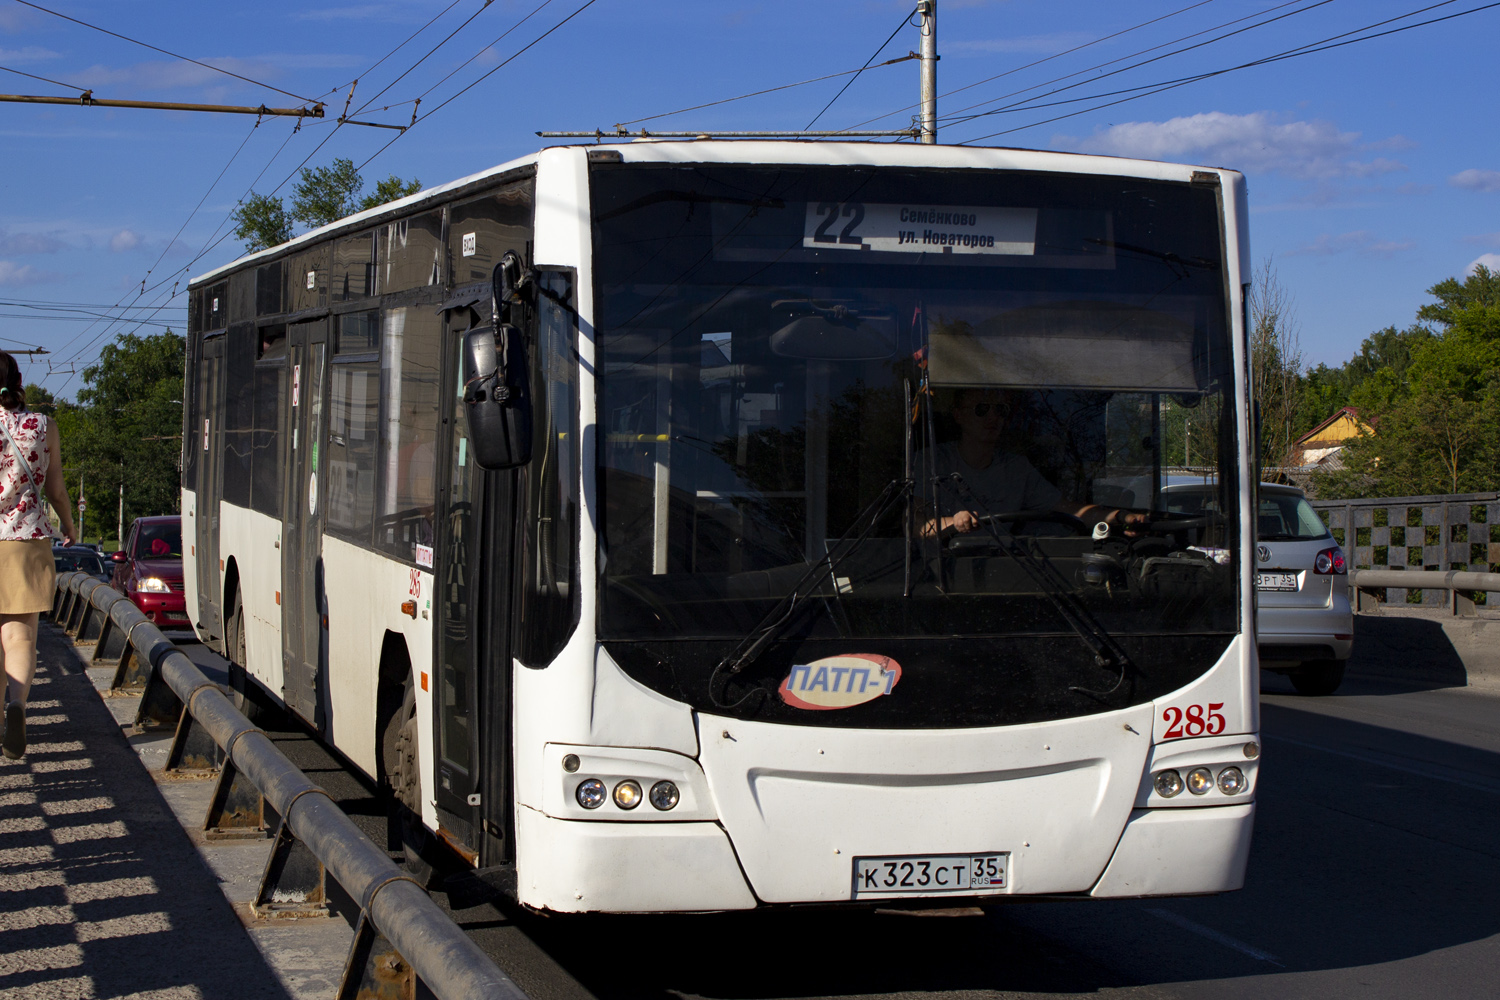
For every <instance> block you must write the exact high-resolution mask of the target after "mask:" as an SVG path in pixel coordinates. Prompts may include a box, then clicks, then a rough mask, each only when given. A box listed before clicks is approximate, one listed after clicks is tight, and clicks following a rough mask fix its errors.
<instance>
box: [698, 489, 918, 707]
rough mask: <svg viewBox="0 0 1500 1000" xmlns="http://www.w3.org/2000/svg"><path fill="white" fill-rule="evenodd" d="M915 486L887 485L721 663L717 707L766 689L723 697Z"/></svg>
mask: <svg viewBox="0 0 1500 1000" xmlns="http://www.w3.org/2000/svg"><path fill="white" fill-rule="evenodd" d="M915 485H916V484H915V481H914V480H912V479H892V480H891V481H890V482H889V483H887V484H886V487H885V489H883V490H881V491H880V495H879V496H877V497H876V498H875V499H874V500H872V501H871V502H870V503H869V505H867V506H866V507H865V509H864V510H862V511H860V512H859V514H858V516H856V517H855V518H854V523H853V524H851V525H849V528H848V530H847V531H845V532H844V533H843V534H842V535H840V536H839V537H838V540H837V541H836V542H835V543H834V545H833V548H832V549H831V550H829V553H828V555H827V556H826V557H825V558H823V559H820V560H818V561H817V562H816V563H814V564H813V565H811V566H809V567H808V568H807V572H806V573H804V574H802V578H801V579H800V580H798V581H797V583H796V585H795V586H793V587H792V589H791V590H789V591H788V592H787V593H786V595H785V596H783V597H782V598H781V600H779V601H777V602H776V604H775V606H773V607H772V608H771V610H770V611H769V612H767V613H766V616H765V617H764V618H762V619H761V620H760V622H759V624H757V625H756V626H755V628H753V629H751V630H750V631H749V632H747V633H746V634H745V637H744V638H742V639H741V640H740V641H739V642H738V643H736V644H735V647H734V648H733V649H731V650H730V651H729V653H728V654H726V655H725V657H724V658H723V659H722V660H720V661H719V664H718V666H716V667H714V672H713V674H712V675H711V676H710V677H709V682H708V689H709V697H711V698H712V699H713V700H714V704H716V705H718V706H719V707H720V708H736V707H738V706H739V705H742V704H743V703H744V702H745V701H747V700H748V699H749V698H751V697H752V696H753V695H754V694H755V693H756V692H757V691H760V690H762V689H761V688H759V687H755V688H752V689H751V690H750V691H749V692H747V693H746V694H745V696H744V697H743V698H740V699H738V700H736V701H733V702H725V701H724V700H722V699H721V698H720V697H719V694H720V689H721V686H722V684H724V683H726V682H727V681H728V680H729V678H730V677H733V676H734V675H735V674H738V673H740V672H742V671H743V670H744V669H745V668H746V667H748V666H749V665H750V664H751V663H754V662H755V660H756V658H757V657H758V656H760V654H761V653H762V652H764V651H765V648H766V647H767V646H769V645H770V644H771V643H773V642H775V641H776V640H777V639H778V638H779V637H780V636H781V635H782V634H783V633H784V632H786V630H787V627H788V626H789V625H791V623H792V622H793V621H795V620H796V617H797V611H798V610H799V609H800V608H802V607H803V606H804V605H805V604H806V602H807V599H808V598H809V597H811V596H812V595H813V594H816V593H818V592H819V590H820V589H821V587H822V585H823V580H824V579H825V578H826V577H827V576H828V575H829V574H831V573H833V572H834V570H836V569H838V567H839V564H840V563H842V562H843V561H844V560H845V559H847V558H849V556H851V555H852V554H853V553H854V551H855V550H856V549H858V548H859V547H860V546H861V545H863V544H864V542H865V540H866V539H867V538H869V537H870V532H872V531H874V530H875V525H877V524H879V523H880V521H881V519H882V518H884V517H885V515H886V514H888V513H889V512H890V511H891V509H892V508H894V507H895V506H896V504H898V503H901V502H903V501H904V500H905V499H906V498H907V496H909V495H910V494H911V492H912V489H913V488H914V486H915Z"/></svg>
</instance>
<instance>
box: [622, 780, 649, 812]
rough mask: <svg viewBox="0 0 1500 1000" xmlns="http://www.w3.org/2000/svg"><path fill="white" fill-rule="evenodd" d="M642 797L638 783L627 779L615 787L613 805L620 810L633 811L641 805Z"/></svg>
mask: <svg viewBox="0 0 1500 1000" xmlns="http://www.w3.org/2000/svg"><path fill="white" fill-rule="evenodd" d="M643 797H644V796H642V795H641V786H640V783H639V782H635V781H631V780H630V779H628V778H627V779H626V780H624V781H622V782H620V783H619V784H618V785H616V786H615V805H617V806H619V807H620V808H621V809H634V808H635V807H636V806H638V805H640V804H641V799H642V798H643Z"/></svg>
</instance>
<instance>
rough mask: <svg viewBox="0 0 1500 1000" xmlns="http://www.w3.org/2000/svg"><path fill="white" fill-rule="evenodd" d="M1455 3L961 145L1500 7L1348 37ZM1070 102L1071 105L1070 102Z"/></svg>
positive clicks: (1498, 3) (1487, 6) (1498, 1)
mask: <svg viewBox="0 0 1500 1000" xmlns="http://www.w3.org/2000/svg"><path fill="white" fill-rule="evenodd" d="M1454 2H1456V0H1445V2H1443V3H1438V4H1433V5H1431V6H1429V7H1423V8H1420V9H1418V10H1414V11H1409V12H1407V13H1405V14H1400V15H1398V16H1396V17H1392V18H1387V19H1386V20H1384V21H1376V22H1374V23H1373V24H1368V25H1365V26H1364V27H1363V28H1355V29H1353V30H1352V31H1345V32H1342V33H1340V34H1337V35H1330V36H1329V37H1328V38H1325V39H1322V40H1321V41H1318V42H1309V43H1308V44H1306V45H1299V46H1297V47H1296V48H1293V49H1286V50H1284V51H1282V52H1278V53H1276V54H1274V55H1270V56H1266V57H1264V58H1261V59H1255V60H1252V61H1251V62H1247V63H1241V64H1240V65H1238V66H1228V67H1225V68H1224V69H1218V70H1212V71H1210V72H1207V73H1199V74H1195V75H1193V76H1189V77H1182V78H1179V79H1177V80H1167V81H1161V82H1159V83H1157V84H1147V85H1145V87H1138V88H1130V89H1131V90H1146V91H1147V92H1146V93H1137V94H1132V95H1131V96H1129V97H1123V98H1121V99H1120V100H1118V101H1109V102H1106V103H1103V104H1099V105H1095V106H1093V107H1089V108H1084V109H1082V110H1081V111H1074V112H1071V113H1069V114H1066V115H1058V116H1057V117H1054V118H1048V119H1045V120H1043V121H1036V122H1031V123H1030V124H1028V125H1020V126H1017V127H1016V128H1012V129H1005V130H1003V131H1000V132H992V133H990V134H989V135H982V136H979V137H978V138H975V139H966V140H964V142H963V143H959V145H964V144H967V143H970V142H982V141H983V140H985V139H993V138H995V137H996V136H1001V135H1008V134H1010V133H1012V132H1020V131H1023V130H1025V129H1028V128H1035V127H1037V126H1038V125H1050V124H1051V123H1052V122H1056V121H1062V120H1063V119H1065V118H1075V117H1077V116H1078V115H1083V114H1088V113H1089V112H1091V111H1098V110H1101V109H1103V108H1108V107H1114V106H1115V105H1117V104H1124V103H1126V102H1127V101H1133V100H1138V99H1139V98H1142V97H1150V96H1152V95H1153V94H1159V93H1162V92H1163V91H1167V90H1175V89H1176V88H1178V87H1185V86H1187V85H1188V84H1190V83H1197V82H1198V81H1200V80H1207V79H1210V78H1212V77H1216V76H1223V75H1225V74H1226V73H1234V72H1237V71H1239V70H1242V69H1250V68H1253V67H1257V66H1267V65H1270V64H1272V63H1277V62H1283V61H1285V60H1287V59H1295V58H1297V57H1299V56H1306V55H1313V54H1314V53H1318V52H1327V51H1329V50H1330V49H1338V48H1343V47H1344V46H1346V45H1354V44H1356V43H1358V42H1368V41H1373V40H1374V39H1377V38H1384V37H1385V36H1387V35H1395V34H1399V33H1400V32H1403V31H1410V30H1412V29H1413V28H1423V27H1427V26H1428V25H1432V24H1438V23H1440V22H1443V21H1451V20H1454V19H1455V18H1460V17H1465V16H1467V15H1469V14H1477V13H1479V12H1481V11H1486V10H1490V9H1492V8H1495V7H1500V0H1496V2H1495V3H1488V4H1484V5H1482V6H1479V7H1472V8H1470V9H1469V10H1462V11H1459V12H1458V13H1456V14H1445V15H1444V16H1442V17H1434V18H1430V19H1429V20H1426V21H1418V22H1417V23H1415V24H1405V25H1402V26H1401V27H1399V28H1391V29H1390V30H1388V31H1381V32H1376V33H1375V34H1373V35H1362V36H1360V37H1359V38H1347V37H1346V36H1348V35H1352V34H1357V33H1359V32H1362V31H1368V30H1369V29H1370V28H1374V27H1379V26H1380V25H1382V24H1390V23H1391V22H1392V21H1400V20H1404V19H1405V18H1408V17H1414V16H1416V15H1417V14H1421V13H1424V12H1425V11H1429V10H1432V9H1434V8H1436V7H1445V6H1447V5H1448V4H1449V3H1454ZM1339 38H1343V39H1345V40H1344V41H1334V39H1339ZM1325 43H1329V44H1325ZM1153 87H1154V88H1155V89H1148V88H1153ZM1114 93H1125V91H1115V92H1114ZM1094 96H1095V97H1096V98H1097V97H1106V96H1110V95H1107V94H1096V95H1094ZM1067 103H1071V102H1067ZM1021 110H1027V109H1024V108H1023V109H1021ZM994 113H997V112H986V114H994ZM974 117H976V118H977V117H979V116H977V115H976V116H974Z"/></svg>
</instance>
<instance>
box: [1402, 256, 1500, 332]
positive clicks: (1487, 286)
mask: <svg viewBox="0 0 1500 1000" xmlns="http://www.w3.org/2000/svg"><path fill="white" fill-rule="evenodd" d="M1427 294H1428V295H1431V296H1432V297H1433V298H1435V299H1437V301H1436V302H1432V303H1428V304H1427V305H1425V306H1423V307H1422V308H1420V309H1418V310H1417V319H1425V320H1428V321H1429V322H1433V323H1441V324H1443V326H1452V325H1454V324H1455V323H1457V322H1458V321H1459V318H1460V317H1461V316H1464V315H1467V314H1469V313H1471V312H1473V311H1474V310H1484V309H1495V308H1500V271H1491V270H1490V269H1489V268H1487V267H1485V266H1484V265H1483V264H1480V265H1479V266H1478V267H1476V268H1474V273H1473V274H1471V275H1469V276H1468V277H1467V278H1465V279H1464V280H1463V282H1459V280H1458V279H1457V278H1449V279H1447V280H1446V281H1439V282H1438V283H1437V284H1435V285H1433V286H1432V287H1431V288H1429V289H1427Z"/></svg>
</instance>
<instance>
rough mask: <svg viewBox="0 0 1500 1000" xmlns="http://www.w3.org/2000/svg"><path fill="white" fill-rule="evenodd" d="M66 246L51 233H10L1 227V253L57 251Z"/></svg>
mask: <svg viewBox="0 0 1500 1000" xmlns="http://www.w3.org/2000/svg"><path fill="white" fill-rule="evenodd" d="M66 247H67V244H66V243H64V242H63V241H62V240H60V239H58V238H57V237H56V236H53V235H51V234H50V233H8V232H6V231H5V230H3V229H0V253H18V254H20V253H25V254H32V253H57V251H59V250H63V249H65V248H66Z"/></svg>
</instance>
